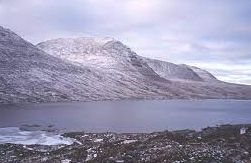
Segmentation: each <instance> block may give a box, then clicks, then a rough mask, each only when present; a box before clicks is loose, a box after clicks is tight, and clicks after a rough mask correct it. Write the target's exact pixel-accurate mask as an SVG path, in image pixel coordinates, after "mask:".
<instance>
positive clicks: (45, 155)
mask: <svg viewBox="0 0 251 163" xmlns="http://www.w3.org/2000/svg"><path fill="white" fill-rule="evenodd" d="M64 136H65V137H70V138H74V139H75V140H76V141H75V143H74V144H72V145H56V146H44V145H29V146H25V145H15V144H3V145H0V162H25V163H26V162H53V163H57V162H59V163H60V162H62V163H66V162H172V163H181V162H194V163H197V162H206V163H207V162H210V163H211V162H219V163H220V162H226V163H231V162H243V163H245V162H250V161H251V125H223V126H219V127H209V128H205V129H203V130H202V131H200V132H196V131H193V130H183V131H172V132H168V131H165V132H155V133H149V134H147V133H145V134H116V133H84V132H75V133H66V134H64Z"/></svg>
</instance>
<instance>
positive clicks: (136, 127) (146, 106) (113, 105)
mask: <svg viewBox="0 0 251 163" xmlns="http://www.w3.org/2000/svg"><path fill="white" fill-rule="evenodd" d="M226 123H230V124H239V123H251V101H238V100H165V101H116V102H93V103H53V104H28V105H2V106H0V127H1V128H2V127H19V126H21V125H24V124H38V125H50V124H52V125H55V126H56V128H58V129H67V130H70V131H76V130H84V131H87V132H105V131H111V132H152V131H163V130H166V129H168V130H176V129H187V128H189V129H200V128H203V127H207V126H214V125H219V124H226Z"/></svg>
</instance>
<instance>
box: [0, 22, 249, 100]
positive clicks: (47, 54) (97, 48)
mask: <svg viewBox="0 0 251 163" xmlns="http://www.w3.org/2000/svg"><path fill="white" fill-rule="evenodd" d="M37 47H39V48H40V49H42V50H40V49H39V48H37ZM37 47H36V46H34V45H32V44H31V43H29V42H27V41H25V40H23V39H22V38H21V37H19V36H18V35H16V34H15V33H13V32H12V31H10V30H8V29H5V28H2V27H0V103H21V102H51V101H93V100H106V99H109V100H113V99H128V98H131V99H138V98H140V99H143V98H145V99H171V98H237V99H243V98H245V99H250V98H251V87H249V86H243V85H234V84H227V83H223V82H218V83H215V82H210V81H205V80H204V76H203V75H202V74H203V73H198V71H195V70H194V69H193V68H191V67H185V66H180V65H175V64H171V63H167V62H160V61H156V60H150V59H146V58H143V57H141V56H138V55H137V54H136V53H135V52H133V51H132V50H131V49H130V48H128V47H127V46H125V45H124V44H122V43H121V42H119V41H116V40H114V39H111V38H91V37H90V38H76V39H55V40H50V41H46V42H43V43H40V44H38V46H37Z"/></svg>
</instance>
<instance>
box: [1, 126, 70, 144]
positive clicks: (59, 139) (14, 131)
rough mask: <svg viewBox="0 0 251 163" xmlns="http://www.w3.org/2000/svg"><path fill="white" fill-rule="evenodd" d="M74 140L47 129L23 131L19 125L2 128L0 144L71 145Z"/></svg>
mask: <svg viewBox="0 0 251 163" xmlns="http://www.w3.org/2000/svg"><path fill="white" fill-rule="evenodd" d="M73 142H74V140H73V139H70V138H65V137H63V136H61V135H59V134H55V133H48V132H46V131H21V130H20V129H19V128H17V127H7V128H0V144H5V143H12V144H23V145H32V144H39V145H60V144H65V145H70V144H72V143H73Z"/></svg>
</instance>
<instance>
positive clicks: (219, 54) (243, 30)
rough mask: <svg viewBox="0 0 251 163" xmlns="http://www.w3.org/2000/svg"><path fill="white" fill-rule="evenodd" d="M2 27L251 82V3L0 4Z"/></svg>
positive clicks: (111, 0)
mask: <svg viewBox="0 0 251 163" xmlns="http://www.w3.org/2000/svg"><path fill="white" fill-rule="evenodd" d="M0 25H2V26H4V27H7V28H10V29H12V30H13V31H15V32H16V33H18V34H19V35H21V36H22V37H23V38H25V39H27V40H29V41H31V42H32V43H34V44H36V43H38V42H40V41H44V40H48V39H52V38H58V37H76V36H100V37H103V36H109V37H114V38H116V39H118V40H120V41H122V42H123V43H125V44H126V45H128V46H129V47H131V48H132V49H133V50H134V51H136V52H137V53H138V54H139V55H142V56H147V57H151V58H156V59H160V60H165V61H170V62H174V63H185V64H191V65H195V66H199V67H201V68H204V69H207V70H209V71H210V72H212V73H213V74H214V75H215V76H216V77H218V78H219V79H222V80H225V81H229V82H237V83H246V84H251V1H250V0H240V1H238V0H0Z"/></svg>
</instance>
